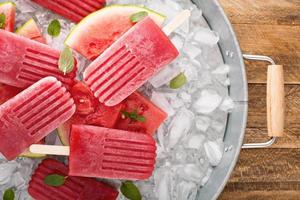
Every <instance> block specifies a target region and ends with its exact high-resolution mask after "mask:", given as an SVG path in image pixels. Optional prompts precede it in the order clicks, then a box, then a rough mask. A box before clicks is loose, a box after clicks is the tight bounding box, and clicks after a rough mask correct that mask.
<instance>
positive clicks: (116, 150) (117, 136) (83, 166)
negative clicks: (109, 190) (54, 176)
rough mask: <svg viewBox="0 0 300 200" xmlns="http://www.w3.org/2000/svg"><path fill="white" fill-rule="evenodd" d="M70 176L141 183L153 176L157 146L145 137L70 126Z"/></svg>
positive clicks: (82, 126) (90, 127) (91, 127)
mask: <svg viewBox="0 0 300 200" xmlns="http://www.w3.org/2000/svg"><path fill="white" fill-rule="evenodd" d="M70 143H71V148H70V158H69V164H70V172H69V174H70V175H71V176H85V177H99V178H110V179H130V180H136V179H137V180H143V179H147V178H149V177H150V176H151V175H152V172H153V170H154V165H155V158H156V144H155V141H154V139H153V138H152V137H151V136H150V135H147V134H142V133H140V134H137V133H135V132H128V131H121V130H115V129H107V128H102V127H96V126H85V125H73V126H72V133H71V140H70Z"/></svg>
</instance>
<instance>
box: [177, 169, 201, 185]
mask: <svg viewBox="0 0 300 200" xmlns="http://www.w3.org/2000/svg"><path fill="white" fill-rule="evenodd" d="M177 173H178V174H179V176H180V177H181V178H183V179H184V180H186V181H193V182H196V183H197V182H198V181H199V180H201V179H202V178H203V177H204V173H203V172H202V170H201V168H200V167H199V166H198V165H196V164H186V165H183V166H182V167H181V168H179V170H178V172H177Z"/></svg>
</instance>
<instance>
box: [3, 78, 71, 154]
mask: <svg viewBox="0 0 300 200" xmlns="http://www.w3.org/2000/svg"><path fill="white" fill-rule="evenodd" d="M74 112H75V104H74V101H73V99H72V98H71V97H70V94H69V93H68V92H66V88H64V87H63V86H62V83H61V82H59V81H57V79H55V78H54V77H46V78H44V79H42V80H40V81H38V82H37V83H35V84H33V85H32V86H30V87H29V88H27V89H25V90H24V91H22V92H21V93H19V94H18V95H16V96H15V97H13V98H12V99H10V100H8V101H7V102H5V103H4V104H2V105H0V152H1V153H2V154H3V155H4V156H5V157H6V158H7V159H8V160H12V159H15V158H16V157H17V156H18V155H19V154H21V153H23V152H24V151H25V150H26V149H27V148H28V147H29V146H30V145H31V144H34V143H37V142H38V141H40V140H42V139H43V138H44V137H45V136H47V135H48V134H49V133H51V132H52V131H53V130H55V129H56V128H57V127H58V126H59V124H61V123H63V122H65V121H67V120H68V119H69V118H71V116H72V115H73V114H74Z"/></svg>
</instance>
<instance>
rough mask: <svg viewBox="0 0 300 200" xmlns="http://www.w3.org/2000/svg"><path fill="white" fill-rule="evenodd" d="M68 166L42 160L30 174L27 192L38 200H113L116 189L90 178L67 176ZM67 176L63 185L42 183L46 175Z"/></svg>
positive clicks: (55, 161) (52, 160) (116, 193)
mask: <svg viewBox="0 0 300 200" xmlns="http://www.w3.org/2000/svg"><path fill="white" fill-rule="evenodd" d="M68 173H69V169H68V166H66V165H64V164H63V163H60V162H59V161H57V160H54V159H45V160H43V161H42V162H41V163H40V164H39V166H38V168H37V169H36V170H35V172H34V174H33V175H32V178H31V181H30V182H29V188H28V192H29V194H30V195H31V196H32V197H33V198H34V199H38V200H51V199H53V200H54V199H55V200H57V199H68V200H89V199H95V200H115V199H116V198H117V196H118V191H117V190H116V189H114V188H112V187H111V186H109V185H107V184H105V183H103V182H99V181H96V180H95V179H91V178H82V177H73V176H68ZM53 174H58V175H60V176H64V177H67V178H66V179H65V182H64V184H63V185H61V186H59V187H53V186H49V185H46V184H45V183H44V180H45V178H46V177H47V176H48V175H53Z"/></svg>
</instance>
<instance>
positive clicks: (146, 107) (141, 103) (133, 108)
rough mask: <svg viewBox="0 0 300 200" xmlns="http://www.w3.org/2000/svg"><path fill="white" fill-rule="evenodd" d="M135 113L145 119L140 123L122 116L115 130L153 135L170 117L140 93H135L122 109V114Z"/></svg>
mask: <svg viewBox="0 0 300 200" xmlns="http://www.w3.org/2000/svg"><path fill="white" fill-rule="evenodd" d="M134 112H136V113H137V114H138V116H142V117H143V118H144V119H143V120H142V121H139V120H135V119H132V118H129V117H126V116H125V115H124V114H122V115H121V116H120V118H119V120H118V121H117V124H116V126H115V128H117V129H122V130H126V131H134V132H142V133H147V134H150V135H152V134H154V133H155V131H156V130H157V129H158V127H159V126H160V125H161V124H162V123H163V122H164V121H165V119H166V118H167V117H168V115H167V114H166V113H165V112H164V111H162V110H161V109H160V108H158V107H157V106H155V105H154V104H153V103H152V102H151V101H149V100H148V99H147V98H145V97H144V96H143V95H141V94H140V93H138V92H135V93H133V94H132V95H130V96H129V97H128V98H127V99H126V100H125V101H124V106H123V109H122V113H134Z"/></svg>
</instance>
